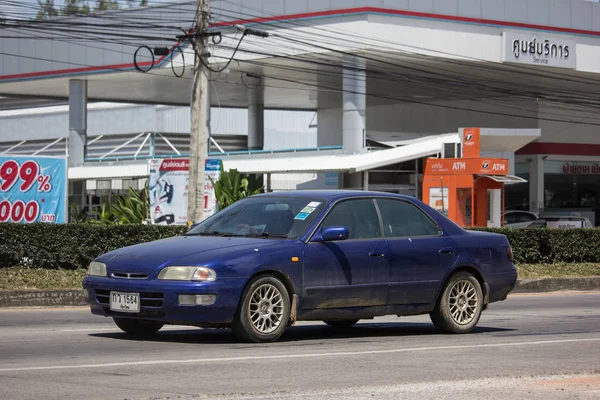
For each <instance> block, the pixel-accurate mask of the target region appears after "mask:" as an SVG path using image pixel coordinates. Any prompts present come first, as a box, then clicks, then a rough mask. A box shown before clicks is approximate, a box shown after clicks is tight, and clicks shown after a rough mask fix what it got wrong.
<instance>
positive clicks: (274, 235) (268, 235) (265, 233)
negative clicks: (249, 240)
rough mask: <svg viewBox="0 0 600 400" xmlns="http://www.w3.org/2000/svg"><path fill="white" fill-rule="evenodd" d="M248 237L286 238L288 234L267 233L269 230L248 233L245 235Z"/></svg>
mask: <svg viewBox="0 0 600 400" xmlns="http://www.w3.org/2000/svg"><path fill="white" fill-rule="evenodd" d="M245 236H248V237H274V238H284V239H287V237H288V235H286V234H282V233H269V232H263V233H250V234H248V235H245Z"/></svg>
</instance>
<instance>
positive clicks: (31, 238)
mask: <svg viewBox="0 0 600 400" xmlns="http://www.w3.org/2000/svg"><path fill="white" fill-rule="evenodd" d="M187 229H188V228H187V227H186V226H157V225H133V224H131V225H130V224H127V225H94V224H66V225H58V224H57V225H50V224H42V223H39V224H30V225H26V224H8V223H2V224H0V267H12V266H16V265H24V264H25V265H30V266H32V267H40V268H49V269H54V268H64V269H78V268H82V267H87V265H88V264H89V263H90V261H91V260H92V259H94V258H95V257H97V256H99V255H101V254H103V253H106V252H108V251H110V250H114V249H118V248H120V247H125V246H130V245H133V244H136V243H143V242H150V241H152V240H157V239H162V238H166V237H170V236H175V235H181V234H183V233H184V232H186V231H187Z"/></svg>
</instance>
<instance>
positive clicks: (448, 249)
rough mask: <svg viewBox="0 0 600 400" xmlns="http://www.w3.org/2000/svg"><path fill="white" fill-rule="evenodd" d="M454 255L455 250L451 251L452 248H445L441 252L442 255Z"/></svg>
mask: <svg viewBox="0 0 600 400" xmlns="http://www.w3.org/2000/svg"><path fill="white" fill-rule="evenodd" d="M452 253H454V250H453V249H450V248H445V249H441V250H440V254H452Z"/></svg>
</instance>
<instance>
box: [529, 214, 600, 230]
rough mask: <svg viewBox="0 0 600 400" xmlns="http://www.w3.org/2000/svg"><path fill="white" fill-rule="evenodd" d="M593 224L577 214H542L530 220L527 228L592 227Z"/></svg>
mask: <svg viewBox="0 0 600 400" xmlns="http://www.w3.org/2000/svg"><path fill="white" fill-rule="evenodd" d="M593 227H594V224H592V222H591V221H590V220H589V219H588V218H585V217H578V216H571V215H567V216H542V217H540V218H538V219H536V220H535V221H533V222H531V223H530V224H529V226H528V228H563V229H568V228H593Z"/></svg>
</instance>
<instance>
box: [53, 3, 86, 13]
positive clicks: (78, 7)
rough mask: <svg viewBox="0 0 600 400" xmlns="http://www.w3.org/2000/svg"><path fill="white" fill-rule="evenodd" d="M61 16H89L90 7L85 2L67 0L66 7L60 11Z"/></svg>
mask: <svg viewBox="0 0 600 400" xmlns="http://www.w3.org/2000/svg"><path fill="white" fill-rule="evenodd" d="M60 13H61V15H81V14H89V13H90V6H89V5H88V3H87V1H85V0H65V5H64V6H63V8H62V9H61V10H60Z"/></svg>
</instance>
